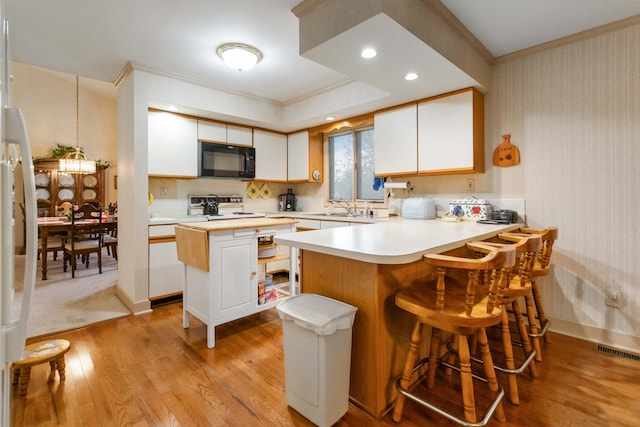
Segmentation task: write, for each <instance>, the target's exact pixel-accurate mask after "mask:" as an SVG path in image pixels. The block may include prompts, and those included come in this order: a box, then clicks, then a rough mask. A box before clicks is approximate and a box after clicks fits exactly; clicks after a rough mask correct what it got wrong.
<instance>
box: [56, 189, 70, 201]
mask: <svg viewBox="0 0 640 427" xmlns="http://www.w3.org/2000/svg"><path fill="white" fill-rule="evenodd" d="M58 199H60V200H71V199H73V191H71V190H69V189H68V188H64V189H62V190H60V191H58Z"/></svg>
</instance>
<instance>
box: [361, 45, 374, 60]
mask: <svg viewBox="0 0 640 427" xmlns="http://www.w3.org/2000/svg"><path fill="white" fill-rule="evenodd" d="M377 54H378V52H376V50H375V49H373V48H371V47H368V48H366V49H363V50H362V53H361V54H360V56H362V57H363V58H364V59H371V58H374V57H375V56H376V55H377Z"/></svg>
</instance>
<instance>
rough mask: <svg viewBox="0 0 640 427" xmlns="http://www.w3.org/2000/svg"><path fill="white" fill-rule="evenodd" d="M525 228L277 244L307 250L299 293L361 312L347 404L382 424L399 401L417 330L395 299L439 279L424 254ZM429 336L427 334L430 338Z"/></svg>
mask: <svg viewBox="0 0 640 427" xmlns="http://www.w3.org/2000/svg"><path fill="white" fill-rule="evenodd" d="M522 225H523V224H500V225H492V224H477V223H475V222H470V221H469V222H455V223H449V222H444V221H440V220H402V221H394V222H385V223H378V224H369V225H358V226H355V227H343V228H333V229H325V230H314V231H305V232H304V233H290V234H281V235H278V236H276V237H275V238H274V241H275V242H276V243H278V244H283V245H288V246H290V247H296V248H298V249H301V251H300V254H299V255H300V259H301V272H300V287H301V289H300V290H301V292H306V293H314V294H319V295H323V296H326V297H329V298H333V299H335V300H338V301H343V302H345V303H347V304H350V305H353V306H355V307H357V309H358V315H357V316H356V318H355V321H354V324H353V336H352V341H353V342H352V353H351V360H352V363H351V375H350V376H351V379H350V386H349V397H350V400H351V401H352V402H353V403H354V404H356V405H357V406H359V407H360V408H362V409H364V410H365V411H366V412H368V413H369V414H371V415H373V416H374V417H376V418H378V419H381V418H382V417H384V415H385V414H386V413H387V412H388V411H389V410H390V409H391V408H392V407H393V403H394V401H395V398H396V396H397V391H396V388H395V380H396V378H397V377H398V376H399V375H400V374H401V371H402V365H403V363H404V360H405V357H406V350H407V348H408V344H409V343H408V338H409V336H410V331H411V328H412V326H413V324H414V319H413V318H412V317H411V316H410V315H408V314H407V313H406V312H404V311H403V310H400V309H398V308H397V307H396V306H395V303H394V296H395V293H396V292H397V291H398V290H400V289H402V288H404V287H407V286H409V285H410V284H412V283H415V282H422V281H426V280H428V279H431V278H433V277H434V276H435V271H434V269H433V267H431V266H430V265H429V264H427V263H425V262H424V261H423V259H422V258H423V256H424V255H425V254H427V253H454V252H456V250H462V248H464V246H465V244H466V243H467V242H470V241H476V240H486V239H490V238H492V237H495V236H496V235H497V234H499V233H502V232H507V231H512V230H515V229H517V228H519V227H521V226H522ZM429 331H430V330H429V328H425V331H424V333H425V334H428V333H429ZM425 338H426V337H425ZM428 342H429V340H427V339H423V343H428ZM427 350H428V349H427V348H426V347H425V346H423V347H422V348H421V351H424V352H426V351H427ZM424 354H426V353H424Z"/></svg>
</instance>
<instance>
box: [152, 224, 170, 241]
mask: <svg viewBox="0 0 640 427" xmlns="http://www.w3.org/2000/svg"><path fill="white" fill-rule="evenodd" d="M175 235H176V226H175V225H174V224H168V225H166V224H165V225H150V226H149V239H152V238H154V237H175Z"/></svg>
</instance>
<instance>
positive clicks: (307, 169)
mask: <svg viewBox="0 0 640 427" xmlns="http://www.w3.org/2000/svg"><path fill="white" fill-rule="evenodd" d="M323 158H324V156H323V153H322V135H321V134H318V135H316V136H313V137H310V136H309V132H308V131H306V130H305V131H301V132H296V133H292V134H290V135H288V136H287V159H288V162H287V165H288V167H287V180H288V181H289V182H322V171H323V165H322V162H323Z"/></svg>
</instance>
